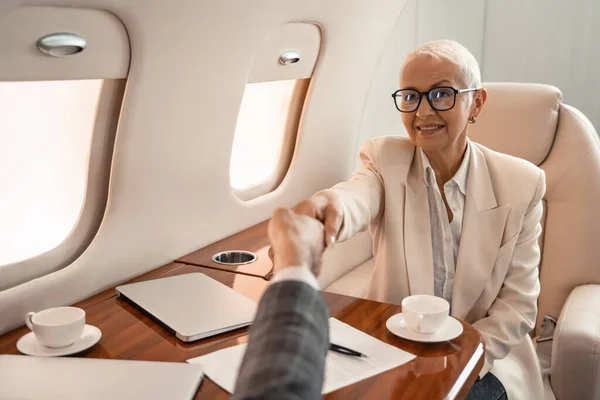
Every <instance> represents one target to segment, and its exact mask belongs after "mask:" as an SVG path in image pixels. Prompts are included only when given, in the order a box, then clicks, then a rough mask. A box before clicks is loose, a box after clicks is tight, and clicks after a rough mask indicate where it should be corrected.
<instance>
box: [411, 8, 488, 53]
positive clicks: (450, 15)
mask: <svg viewBox="0 0 600 400" xmlns="http://www.w3.org/2000/svg"><path fill="white" fill-rule="evenodd" d="M484 15H485V1H483V0H452V1H447V0H419V1H418V13H417V16H418V18H417V44H423V43H425V42H428V41H430V40H438V39H451V40H456V41H457V42H459V43H461V44H462V45H463V46H465V47H466V48H467V49H469V51H470V52H471V53H473V55H474V56H475V58H476V59H477V61H479V62H481V54H482V49H483V29H484V22H485V21H484Z"/></svg>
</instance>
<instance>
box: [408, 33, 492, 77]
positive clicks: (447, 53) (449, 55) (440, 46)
mask: <svg viewBox="0 0 600 400" xmlns="http://www.w3.org/2000/svg"><path fill="white" fill-rule="evenodd" d="M422 56H426V57H431V58H433V59H435V60H438V61H441V60H448V61H450V62H451V63H453V64H455V65H457V66H458V67H459V68H460V70H461V72H462V77H463V79H464V81H465V84H466V85H467V87H468V88H480V87H481V71H480V70H479V63H478V62H477V60H476V59H475V56H473V54H471V52H470V51H469V50H467V48H466V47H465V46H463V45H462V44H460V43H458V42H455V41H454V40H434V41H431V42H427V43H425V44H422V45H420V46H419V47H417V48H416V49H414V50H413V51H411V52H410V53H408V54H407V55H406V57H405V58H404V63H403V64H402V69H404V66H405V65H406V64H408V63H409V62H410V61H412V60H414V59H415V58H417V57H422Z"/></svg>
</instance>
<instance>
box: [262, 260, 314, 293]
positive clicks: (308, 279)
mask: <svg viewBox="0 0 600 400" xmlns="http://www.w3.org/2000/svg"><path fill="white" fill-rule="evenodd" d="M281 281H300V282H304V283H306V284H308V285H309V286H311V287H312V288H313V289H315V290H320V288H319V282H318V281H317V278H315V275H314V274H313V273H312V271H311V270H310V269H309V268H308V267H307V266H304V265H301V266H297V267H287V268H284V269H282V270H281V271H279V272H277V273H276V274H275V276H273V279H271V284H273V283H277V282H281Z"/></svg>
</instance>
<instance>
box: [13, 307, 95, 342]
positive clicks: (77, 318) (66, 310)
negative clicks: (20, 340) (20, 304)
mask: <svg viewBox="0 0 600 400" xmlns="http://www.w3.org/2000/svg"><path fill="white" fill-rule="evenodd" d="M25 324H26V325H27V327H28V328H29V329H31V330H32V331H33V333H34V334H35V338H36V339H37V341H38V342H40V344H42V345H44V346H46V347H53V348H57V347H66V346H69V345H71V344H73V343H74V342H75V341H76V340H77V339H79V338H80V337H81V335H82V334H83V328H84V327H85V311H83V310H82V309H81V308H77V307H55V308H49V309H47V310H43V311H40V312H37V313H34V312H30V313H28V314H27V315H26V316H25Z"/></svg>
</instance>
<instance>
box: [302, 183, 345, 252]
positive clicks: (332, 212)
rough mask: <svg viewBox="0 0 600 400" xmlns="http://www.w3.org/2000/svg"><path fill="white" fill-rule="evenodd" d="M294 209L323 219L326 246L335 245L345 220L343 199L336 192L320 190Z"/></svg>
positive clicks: (320, 219)
mask: <svg viewBox="0 0 600 400" xmlns="http://www.w3.org/2000/svg"><path fill="white" fill-rule="evenodd" d="M293 210H294V212H295V213H297V214H301V215H307V216H309V217H311V218H315V219H317V220H319V221H321V222H322V223H323V225H324V226H325V246H326V247H331V246H333V244H334V243H335V241H336V240H337V238H338V235H339V233H340V230H341V228H342V223H343V221H344V218H343V213H342V204H341V201H340V199H339V198H338V196H337V195H336V194H335V193H334V192H329V191H324V192H319V193H317V194H315V195H314V196H312V197H311V198H309V199H308V200H304V201H302V202H300V203H298V205H296V206H295V207H294V208H293Z"/></svg>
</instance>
